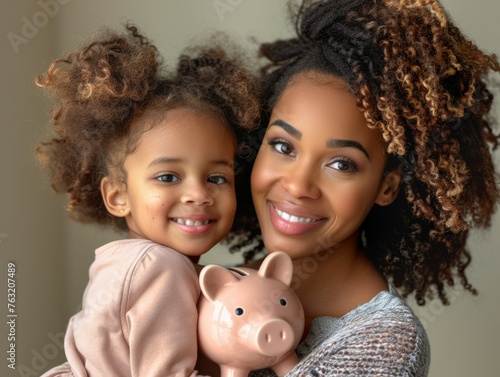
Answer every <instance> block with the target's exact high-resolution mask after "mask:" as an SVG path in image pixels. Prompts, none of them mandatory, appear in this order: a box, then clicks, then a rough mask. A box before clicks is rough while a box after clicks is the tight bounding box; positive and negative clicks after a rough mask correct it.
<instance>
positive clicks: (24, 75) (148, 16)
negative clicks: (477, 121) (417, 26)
mask: <svg viewBox="0 0 500 377" xmlns="http://www.w3.org/2000/svg"><path fill="white" fill-rule="evenodd" d="M285 3H286V2H285V1H284V0H273V1H269V0H167V1H160V0H143V1H131V0H126V1H123V0H122V1H120V0H39V1H35V0H33V1H13V0H10V1H8V2H4V3H3V7H4V9H3V10H2V11H1V13H0V28H1V33H0V36H1V45H0V49H1V70H0V74H1V79H0V85H1V99H2V101H1V102H0V103H1V113H0V114H1V117H2V122H1V126H0V127H1V136H0V172H1V184H0V214H1V215H0V271H1V272H0V276H1V280H0V296H1V303H2V304H1V307H2V309H1V310H0V313H1V315H2V316H3V318H2V320H1V321H0V350H1V355H2V356H1V357H0V359H1V362H0V375H1V376H38V375H39V374H40V373H41V372H42V371H44V370H46V369H48V368H49V367H51V366H54V365H56V364H58V363H60V362H62V361H63V360H64V352H63V348H62V339H63V333H64V331H65V327H66V324H67V321H68V319H69V317H70V316H71V315H72V314H74V313H75V312H76V311H78V310H79V308H80V302H81V295H82V292H83V289H84V287H85V285H86V283H87V279H88V267H89V265H90V263H91V262H92V260H93V256H94V249H95V248H96V247H98V246H100V245H102V244H103V243H105V242H107V241H110V240H113V239H116V238H117V237H118V236H117V235H116V234H114V233H112V232H110V231H106V230H103V229H101V228H99V227H96V226H90V225H81V224H76V223H74V222H72V221H70V220H68V218H67V214H66V212H65V200H64V197H62V196H55V195H53V194H52V193H51V191H50V188H49V185H48V182H47V179H46V178H45V177H44V176H43V175H42V174H41V173H40V170H39V168H38V166H37V164H36V161H35V159H34V157H33V150H34V147H35V145H36V143H37V142H38V141H39V140H40V139H41V138H43V137H44V136H46V133H47V131H46V130H47V123H48V119H49V114H48V102H47V99H46V97H45V96H44V95H42V93H41V90H39V89H37V88H36V87H35V85H34V84H33V79H34V77H35V75H37V74H40V73H43V72H44V71H45V70H46V69H47V67H48V65H49V63H50V62H51V61H52V60H53V59H54V58H56V57H59V56H61V55H62V54H63V53H65V52H67V51H69V50H71V49H73V48H75V47H76V46H77V45H80V44H81V43H82V42H83V41H84V40H85V39H86V38H87V37H88V36H89V35H90V34H91V33H92V32H94V31H95V30H96V29H97V28H99V27H101V26H110V27H121V25H122V23H123V22H124V21H127V20H131V21H133V22H134V23H136V24H137V25H138V26H139V27H140V28H141V29H142V31H143V32H144V33H145V34H146V35H147V36H148V37H150V38H151V39H152V40H153V41H154V42H155V43H156V45H157V46H158V48H159V49H160V51H161V53H162V54H163V55H164V56H165V58H166V61H167V63H169V62H174V61H175V59H176V57H177V56H178V55H179V53H180V52H181V51H182V49H183V48H184V47H186V46H188V45H189V44H191V43H195V42H196V41H197V40H199V39H200V38H203V37H204V36H205V35H207V33H209V32H212V31H217V30H222V31H226V32H228V33H230V34H231V36H232V37H233V38H234V39H235V40H236V41H237V42H239V43H241V44H242V45H244V46H245V47H246V48H247V51H249V53H250V54H251V53H253V51H254V50H255V47H256V46H257V44H258V43H259V42H263V41H271V40H274V39H276V38H284V37H287V36H289V35H290V34H291V33H292V30H293V29H292V27H291V26H290V25H289V23H288V18H287V9H286V6H285ZM443 4H444V6H445V8H446V9H447V10H448V11H449V13H450V14H451V16H452V18H453V19H454V21H455V22H456V23H457V24H458V25H459V26H460V27H462V29H463V31H464V32H465V33H466V34H467V35H468V36H469V37H470V38H471V39H472V40H474V41H475V42H477V44H479V45H480V46H481V47H482V48H484V49H485V50H486V51H489V52H491V53H498V52H500V46H499V45H498V34H499V31H500V30H499V29H500V28H499V26H498V15H499V14H500V2H496V1H491V0H475V1H468V0H443ZM497 102H498V101H497ZM496 109H497V110H496V112H497V113H498V104H496ZM498 156H499V154H498V153H497V154H496V157H497V160H498ZM499 227H500V224H499V216H498V215H497V216H496V217H495V219H494V223H493V227H492V229H491V230H490V231H482V232H473V237H472V238H471V240H470V245H469V246H470V249H471V250H472V254H473V262H472V266H471V268H470V277H471V280H472V282H473V283H474V284H475V286H476V287H477V289H478V290H479V292H480V295H479V296H477V297H472V296H471V295H469V294H468V293H465V292H463V291H462V290H456V291H452V292H451V293H450V294H451V301H452V303H451V305H450V306H443V305H442V304H441V303H440V302H439V301H434V302H430V303H429V305H428V306H426V307H423V308H420V307H416V306H415V305H414V304H413V303H412V306H413V307H414V308H415V311H416V312H417V314H418V315H419V316H420V318H421V320H422V322H423V323H424V326H425V327H426V329H427V331H428V334H429V337H430V341H431V349H432V360H431V372H430V375H431V376H432V377H437V376H457V377H458V376H464V377H465V376H472V375H473V376H494V375H498V358H499V356H500V345H499V344H500V342H499V340H500V325H499V323H498V317H499V312H500V292H499V288H500V274H499V273H498V271H499V269H500V256H499V252H498V246H499V245H500V238H499V237H500V232H499ZM239 260H240V259H239V256H230V255H229V254H228V252H227V251H226V250H224V249H223V248H221V247H216V248H214V250H213V251H211V252H210V253H209V254H208V255H207V256H206V257H204V259H203V261H204V262H206V263H208V262H217V263H234V262H237V261H239ZM8 263H12V264H13V265H15V279H14V280H15V289H16V297H15V299H16V301H15V303H14V305H15V311H16V314H17V317H8V312H7V293H8V285H7V272H8V270H7V268H8ZM12 284H13V283H12V282H11V287H12V286H13V285H12ZM13 318H15V320H14V321H12V319H13ZM9 321H10V323H9ZM9 336H10V337H11V339H9ZM14 338H15V339H14ZM11 340H13V342H11ZM10 343H15V347H14V349H12V347H11V344H10ZM13 351H15V367H16V369H10V368H9V367H8V365H9V364H11V365H12V360H11V361H10V362H9V360H8V357H9V355H11V354H13ZM159 352H160V350H159ZM6 355H7V357H5V356H6ZM12 366H13V365H12Z"/></svg>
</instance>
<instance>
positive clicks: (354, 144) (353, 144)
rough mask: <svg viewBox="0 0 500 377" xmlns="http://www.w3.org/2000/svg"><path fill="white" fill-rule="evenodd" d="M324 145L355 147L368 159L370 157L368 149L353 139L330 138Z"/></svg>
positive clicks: (329, 146)
mask: <svg viewBox="0 0 500 377" xmlns="http://www.w3.org/2000/svg"><path fill="white" fill-rule="evenodd" d="M326 146H327V148H346V147H350V148H356V149H359V150H360V151H361V152H363V153H364V155H365V156H366V157H367V158H368V159H370V155H369V154H368V151H367V150H366V149H365V148H364V147H363V146H362V145H361V144H360V143H358V142H357V141H354V140H344V139H330V140H328V141H327V142H326Z"/></svg>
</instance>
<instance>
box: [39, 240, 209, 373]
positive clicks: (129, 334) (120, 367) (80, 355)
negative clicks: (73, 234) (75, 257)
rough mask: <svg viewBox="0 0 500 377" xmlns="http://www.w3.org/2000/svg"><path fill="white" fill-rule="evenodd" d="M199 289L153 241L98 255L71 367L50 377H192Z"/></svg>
mask: <svg viewBox="0 0 500 377" xmlns="http://www.w3.org/2000/svg"><path fill="white" fill-rule="evenodd" d="M199 294H200V289H199V285H198V276H197V273H196V270H195V268H194V266H193V264H192V263H191V261H190V260H189V259H188V258H187V257H185V256H184V255H182V254H180V253H178V252H177V251H175V250H173V249H170V248H167V247H164V246H161V245H158V244H156V243H154V242H151V241H148V240H135V239H128V240H121V241H115V242H111V243H109V244H107V245H104V246H102V247H100V248H99V249H97V250H96V258H95V261H94V263H93V264H92V266H91V267H90V281H89V283H88V285H87V288H86V290H85V294H84V296H83V309H82V310H81V311H80V312H79V313H77V314H76V315H74V316H73V317H72V318H71V320H70V322H69V325H68V329H67V331H66V337H65V341H64V348H65V352H66V358H67V360H68V361H67V362H66V363H64V364H63V365H60V366H58V367H55V368H53V369H51V370H50V371H48V372H46V373H45V374H44V375H43V377H48V376H79V377H80V376H82V377H84V376H89V377H96V376H106V377H111V376H121V377H124V376H140V377H145V376H183V377H184V376H195V375H197V374H196V371H194V365H195V363H196V356H197V309H196V303H197V301H198V296H199Z"/></svg>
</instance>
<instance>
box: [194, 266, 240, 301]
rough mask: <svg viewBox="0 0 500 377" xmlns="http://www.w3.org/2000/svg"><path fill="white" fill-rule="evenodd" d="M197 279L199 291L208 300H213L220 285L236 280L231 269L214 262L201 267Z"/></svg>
mask: <svg viewBox="0 0 500 377" xmlns="http://www.w3.org/2000/svg"><path fill="white" fill-rule="evenodd" d="M199 280H200V288H201V291H202V293H203V295H204V296H205V297H206V298H207V300H209V301H210V302H214V301H215V298H216V297H217V294H218V292H219V290H220V289H221V288H222V287H224V286H225V285H228V284H232V283H234V282H237V281H238V279H237V278H236V276H234V275H233V273H232V272H231V271H229V270H228V269H227V268H225V267H222V266H219V265H216V264H209V265H208V266H205V267H203V269H202V270H201V273H200V278H199Z"/></svg>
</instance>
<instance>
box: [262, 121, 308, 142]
mask: <svg viewBox="0 0 500 377" xmlns="http://www.w3.org/2000/svg"><path fill="white" fill-rule="evenodd" d="M272 126H277V127H281V128H282V129H284V130H285V131H286V132H287V133H289V134H290V135H291V136H293V137H294V138H296V139H298V140H300V139H301V138H302V132H300V131H299V130H298V129H296V128H295V127H294V126H292V125H291V124H290V123H287V122H285V121H284V120H282V119H276V120H275V121H274V122H272V123H271V124H270V125H269V127H272Z"/></svg>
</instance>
